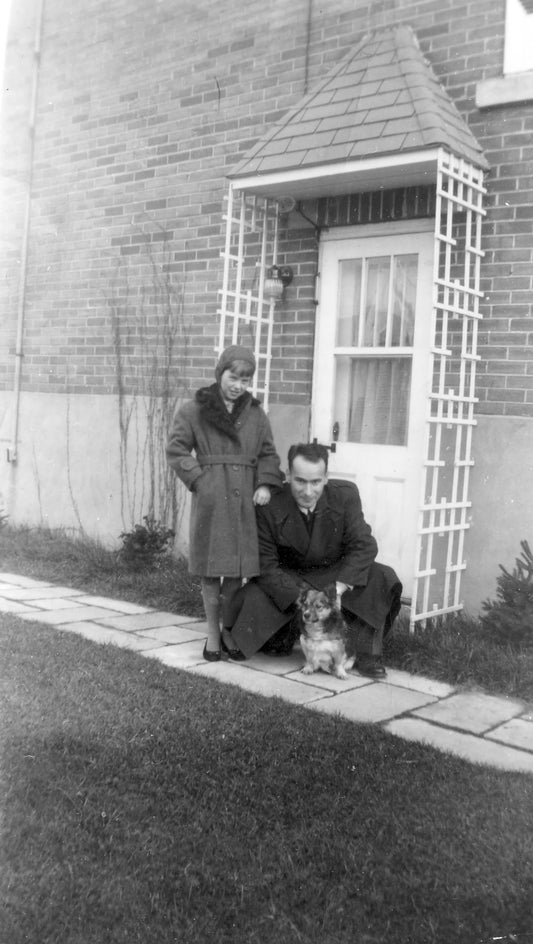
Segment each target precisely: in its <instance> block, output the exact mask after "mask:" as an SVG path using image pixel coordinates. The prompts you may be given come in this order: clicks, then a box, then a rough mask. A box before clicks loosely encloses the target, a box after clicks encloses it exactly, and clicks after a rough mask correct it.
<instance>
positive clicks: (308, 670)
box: [302, 665, 315, 675]
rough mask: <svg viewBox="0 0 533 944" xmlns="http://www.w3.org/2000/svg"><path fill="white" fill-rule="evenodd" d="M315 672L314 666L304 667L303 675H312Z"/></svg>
mask: <svg viewBox="0 0 533 944" xmlns="http://www.w3.org/2000/svg"><path fill="white" fill-rule="evenodd" d="M314 671H315V670H314V668H313V666H312V665H304V666H302V675H312V674H313V672H314Z"/></svg>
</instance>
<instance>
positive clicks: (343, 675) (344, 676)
mask: <svg viewBox="0 0 533 944" xmlns="http://www.w3.org/2000/svg"><path fill="white" fill-rule="evenodd" d="M334 675H335V676H336V677H337V678H339V679H347V678H349V677H350V676H349V675H348V673H347V672H346V671H345V670H344V669H343V668H342V666H339V668H338V669H336V670H335V672H334Z"/></svg>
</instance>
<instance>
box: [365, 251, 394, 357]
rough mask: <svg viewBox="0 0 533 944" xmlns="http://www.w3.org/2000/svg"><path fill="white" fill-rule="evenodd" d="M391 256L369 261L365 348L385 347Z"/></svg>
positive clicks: (378, 257)
mask: <svg viewBox="0 0 533 944" xmlns="http://www.w3.org/2000/svg"><path fill="white" fill-rule="evenodd" d="M389 282H390V256H377V257H376V258H374V259H368V260H367V283H366V298H365V314H364V319H365V324H364V329H363V346H364V347H384V345H385V343H386V336H387V312H388V309H389Z"/></svg>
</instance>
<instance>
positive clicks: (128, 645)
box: [57, 622, 157, 652]
mask: <svg viewBox="0 0 533 944" xmlns="http://www.w3.org/2000/svg"><path fill="white" fill-rule="evenodd" d="M57 629H61V630H63V632H69V633H75V634H76V635H77V636H83V638H84V639H90V640H91V642H96V643H100V644H101V645H113V646H118V647H120V648H121V649H132V650H135V651H136V652H142V651H143V650H146V649H154V648H156V647H157V642H156V641H155V640H154V639H143V638H141V637H140V636H135V635H133V636H132V635H131V633H121V632H120V630H118V629H107V628H106V627H105V626H98V625H97V624H96V623H84V622H81V623H62V624H60V625H59V626H57Z"/></svg>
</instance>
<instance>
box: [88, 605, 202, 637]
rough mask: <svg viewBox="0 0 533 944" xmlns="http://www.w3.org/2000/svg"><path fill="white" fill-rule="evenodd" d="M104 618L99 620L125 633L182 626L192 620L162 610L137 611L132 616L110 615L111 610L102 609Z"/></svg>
mask: <svg viewBox="0 0 533 944" xmlns="http://www.w3.org/2000/svg"><path fill="white" fill-rule="evenodd" d="M102 615H103V617H104V618H103V619H99V620H98V622H99V623H102V624H103V625H104V626H109V627H110V628H111V629H121V630H122V631H123V632H125V633H136V632H141V631H142V630H145V629H157V628H158V627H160V626H180V625H182V624H184V623H185V622H191V618H190V616H189V617H184V616H176V614H175V613H165V612H163V611H162V610H150V611H149V612H148V613H137V614H132V615H131V616H128V615H126V616H110V615H109V610H107V611H105V610H102Z"/></svg>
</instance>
